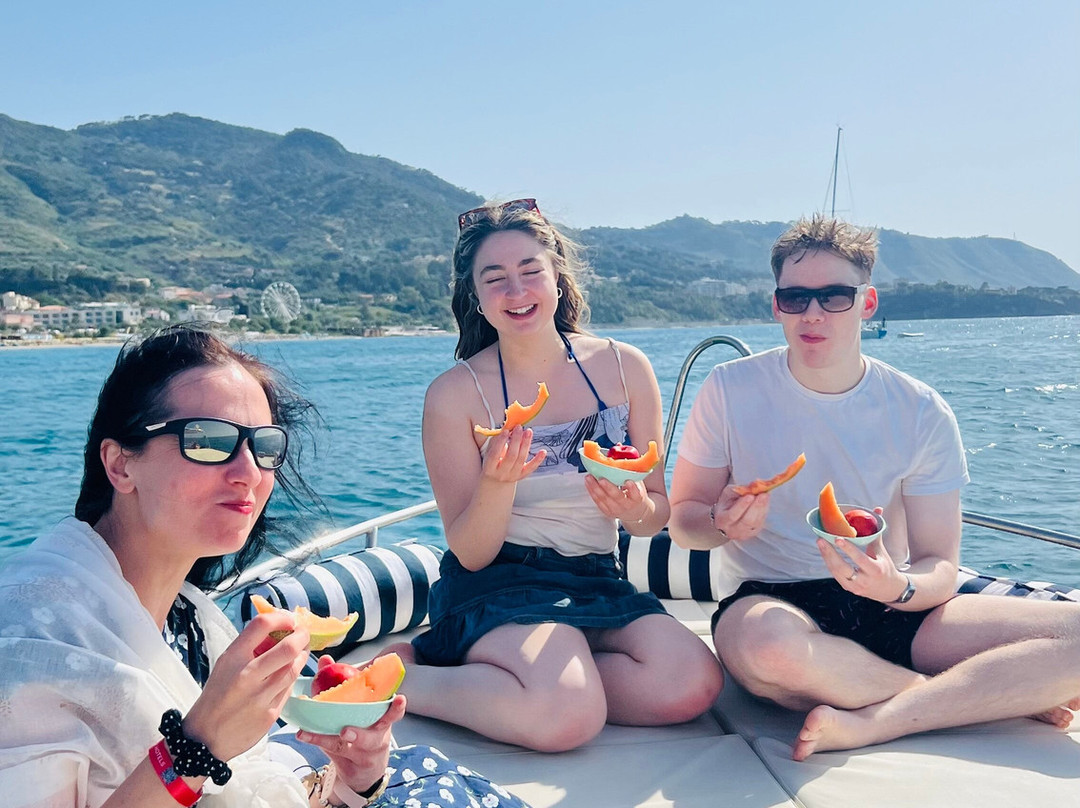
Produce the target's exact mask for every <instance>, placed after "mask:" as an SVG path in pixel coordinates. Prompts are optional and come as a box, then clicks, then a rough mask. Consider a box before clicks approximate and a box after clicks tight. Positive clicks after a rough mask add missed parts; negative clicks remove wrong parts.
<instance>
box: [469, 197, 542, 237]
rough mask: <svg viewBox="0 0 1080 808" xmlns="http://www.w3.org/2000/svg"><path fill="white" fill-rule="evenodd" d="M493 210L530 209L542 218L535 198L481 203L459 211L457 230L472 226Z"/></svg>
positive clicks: (489, 214)
mask: <svg viewBox="0 0 1080 808" xmlns="http://www.w3.org/2000/svg"><path fill="white" fill-rule="evenodd" d="M493 210H505V211H514V210H531V211H533V212H535V213H536V214H537V215H538V216H539V217H540V218H541V219H543V218H544V214H542V213H540V208H538V207H537V206H536V200H535V199H511V200H510V201H509V202H504V203H503V204H501V205H483V206H482V207H479V208H473V209H472V210H467V211H465V212H464V213H461V214H459V215H458V217H457V227H458V231H459V232H460V231H462V230H464V229H465V228H466V227H472V226H473V225H474V224H476V223H477V222H479V221H482V220H483V219H486V218H488V217H489V216H491V211H493Z"/></svg>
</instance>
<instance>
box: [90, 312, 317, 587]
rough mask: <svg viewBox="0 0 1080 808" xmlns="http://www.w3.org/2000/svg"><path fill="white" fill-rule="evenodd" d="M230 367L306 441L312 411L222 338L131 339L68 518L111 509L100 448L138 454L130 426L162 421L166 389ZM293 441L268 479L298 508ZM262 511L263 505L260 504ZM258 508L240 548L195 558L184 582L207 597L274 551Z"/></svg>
mask: <svg viewBox="0 0 1080 808" xmlns="http://www.w3.org/2000/svg"><path fill="white" fill-rule="evenodd" d="M231 364H236V365H239V366H240V367H242V368H243V369H244V370H246V371H247V372H248V373H250V374H251V375H252V376H254V377H255V380H256V381H258V383H259V385H260V386H261V387H262V389H263V392H265V393H266V400H267V402H268V403H269V405H270V414H271V417H272V419H273V423H275V424H277V425H279V426H282V427H284V428H285V431H286V432H288V433H290V434H289V437H290V438H294V437H296V436H295V435H294V434H293V433H294V431H295V430H297V429H298V428H299V429H303V431H305V432H306V433H308V434H310V430H309V429H308V425H307V417H308V415H309V414H315V408H314V405H312V404H311V402H309V401H307V400H306V399H304V398H303V397H301V396H300V395H299V394H297V393H296V392H294V391H293V390H292V389H291V388H290V386H289V384H288V383H287V382H286V381H285V379H284V378H283V377H282V375H281V374H280V373H278V372H277V371H275V370H274V369H273V368H271V367H270V366H269V365H267V364H265V363H263V362H261V361H260V360H259V359H256V358H255V357H254V356H251V355H250V354H246V353H243V352H242V351H238V350H236V349H234V348H231V347H230V346H229V345H227V344H226V343H225V342H224V341H223V340H222V339H220V338H219V337H217V336H215V335H214V334H212V333H210V332H209V331H207V330H204V329H203V328H201V327H199V326H195V325H186V324H185V325H175V326H169V327H167V328H162V329H160V330H158V331H155V332H153V333H151V334H149V335H148V336H146V337H145V338H143V339H141V340H132V341H130V342H128V343H127V344H125V345H124V347H123V348H122V349H121V350H120V355H119V356H117V357H116V364H115V365H114V366H113V369H112V372H111V373H109V376H108V378H107V379H105V383H104V384H103V385H102V387H101V393H100V394H99V395H98V400H97V408H96V409H95V411H94V417H93V418H92V419H91V421H90V427H89V430H88V434H87V440H86V450H85V452H84V454H83V478H82V486H81V488H80V489H79V498H78V500H77V501H76V503H75V516H76V518H78V519H81V520H82V521H84V522H87V523H88V524H90V525H94V524H96V523H97V522H98V521H99V520H100V519H101V517H102V516H104V515H105V514H106V513H107V512H108V510H109V508H111V507H112V502H113V493H114V491H113V487H112V483H111V482H110V481H109V477H108V475H107V474H106V473H105V467H104V465H103V464H102V462H101V442H102V441H103V440H105V439H107V438H111V439H112V440H115V441H117V442H118V443H119V444H120V445H121V446H123V447H124V448H125V449H128V450H131V451H139V450H140V449H141V448H142V445H143V444H144V443H145V442H146V438H132V437H131V436H132V435H135V434H136V430H137V428H138V427H141V426H145V425H146V424H151V423H154V422H156V421H162V420H164V419H165V418H166V417H167V416H168V415H169V413H168V411H167V408H168V405H169V402H168V401H167V392H168V386H169V382H171V381H172V380H173V378H175V377H176V376H177V375H178V374H180V373H183V372H184V371H186V370H191V369H193V368H200V367H207V366H212V367H213V366H224V365H231ZM301 446H302V442H301V441H300V440H290V442H289V451H288V455H287V456H286V459H285V465H284V466H282V467H281V468H280V469H278V470H277V472H276V482H275V488H281V489H282V490H283V491H284V492H285V496H286V497H287V498H288V499H289V500H290V501H291V502H292V503H293V504H299V501H300V496H299V494H301V493H302V494H303V495H304V496H305V497H307V498H310V499H317V497H315V495H314V492H312V491H311V489H310V487H309V486H308V485H307V483H305V482H304V480H303V478H302V477H301V476H300V473H299V470H298V468H297V466H298V461H299V454H300V447H301ZM268 505H269V503H268ZM266 510H267V509H266V508H264V509H263V512H262V513H261V514H259V518H258V519H257V520H256V522H255V525H254V527H253V528H252V530H251V534H250V535H249V536H248V539H247V541H246V542H245V544H244V546H243V547H242V548H241V549H240V550H239V551H237V552H236V553H232V554H230V555H227V556H212V557H207V558H201V559H199V560H198V561H196V562H195V564H194V566H193V567H192V568H191V570H190V571H189V572H188V574H187V580H188V581H189V582H190V583H192V584H194V585H195V586H197V587H199V588H200V589H203V590H206V591H209V590H211V589H213V588H214V587H216V586H217V585H218V584H220V583H221V582H222V581H224V580H226V579H228V578H230V577H232V576H234V575H237V574H239V573H240V572H242V571H243V570H244V569H245V568H246V567H247V566H248V565H250V564H251V563H252V562H253V561H255V559H256V558H258V557H259V556H260V555H261V554H262V553H263V552H264V551H266V550H271V551H275V550H276V549H277V548H276V547H273V546H271V542H270V540H269V539H268V537H267V532H268V531H267V521H268V517H267V515H266Z"/></svg>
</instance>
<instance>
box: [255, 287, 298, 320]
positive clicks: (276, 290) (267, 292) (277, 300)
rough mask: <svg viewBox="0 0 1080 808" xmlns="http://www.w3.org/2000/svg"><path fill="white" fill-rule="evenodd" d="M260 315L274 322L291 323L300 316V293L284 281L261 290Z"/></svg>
mask: <svg viewBox="0 0 1080 808" xmlns="http://www.w3.org/2000/svg"><path fill="white" fill-rule="evenodd" d="M261 303H262V313H263V315H264V316H266V317H272V318H273V319H275V320H284V321H285V322H287V323H288V322H292V321H293V320H295V319H296V318H297V315H299V314H300V293H299V292H297V291H296V287H295V286H293V285H292V284H291V283H288V282H286V281H274V282H273V283H272V284H270V285H269V286H267V287H266V288H265V289H263V293H262V301H261Z"/></svg>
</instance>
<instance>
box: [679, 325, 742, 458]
mask: <svg viewBox="0 0 1080 808" xmlns="http://www.w3.org/2000/svg"><path fill="white" fill-rule="evenodd" d="M714 345H729V346H731V347H732V348H734V349H735V350H736V351H738V352H739V353H740V354H742V355H743V356H749V355H750V354H751V353H752V351H751V350H750V348H749V347H747V345H746V343H745V342H743V341H742V340H741V339H738V338H736V337H729V336H726V335H724V334H718V335H717V336H715V337H707V338H706V339H703V340H702V341H701V342H699V343H698V344H697V345H695V346H694V350H692V351H690V353H689V354H688V355H687V357H686V359H685V360H684V361H683V363H682V368H681V369H680V370H679V378H678V380H677V381H676V382H675V394H674V395H673V396H672V397H671V409H669V410H668V418H667V425H666V426H665V427H664V465H665V466H666V465H667V459H668V455H670V454H671V439H672V438H673V437H674V436H675V424H676V423H677V422H678V420H679V409H680V408H681V407H682V400H683V393H684V392H685V390H686V378H687V377H688V376H689V375H690V368H691V367H692V366H693V364H694V362H695V361H696V360H697V358H698V357H699V356H700V355H701V354H702V353H703V352H704V351H705V350H707V349H708V348H711V347H712V346H714Z"/></svg>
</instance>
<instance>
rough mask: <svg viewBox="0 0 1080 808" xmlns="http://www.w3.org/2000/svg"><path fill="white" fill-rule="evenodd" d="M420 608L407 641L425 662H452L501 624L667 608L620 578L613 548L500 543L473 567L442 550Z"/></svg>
mask: <svg viewBox="0 0 1080 808" xmlns="http://www.w3.org/2000/svg"><path fill="white" fill-rule="evenodd" d="M428 612H429V614H430V615H431V628H430V630H429V631H426V632H424V633H423V634H421V635H420V636H418V637H416V638H415V639H414V640H413V647H414V648H415V649H416V652H417V654H418V655H419V657H420V660H421V661H422V662H424V663H425V664H428V665H460V664H461V663H462V662H463V661H464V659H465V654H466V652H467V651H468V650H469V649H470V648H471V647H472V645H473V643H475V642H476V641H477V640H479V639H480V638H481V637H483V636H484V635H485V634H487V633H488V632H489V631H491V630H492V629H495V628H498V627H499V626H503V625H506V624H508V623H520V624H530V623H565V624H566V625H569V626H575V627H577V628H622V627H623V626H627V625H629V624H630V623H632V622H633V621H634V620H637V619H638V618H639V617H644V616H645V615H647V614H667V612H665V611H664V607H663V605H661V603H660V601H659V600H658V599H657V597H656V596H655V595H653V594H652V593H651V592H638V591H637V589H636V588H635V587H634V585H633V584H631V583H630V582H629V581H627V580H626V579H625V578H624V577H623V575H622V568H621V566H620V564H619V562H618V559H617V558H616V557H615V554H614V553H609V554H603V555H602V554H599V553H590V554H588V555H583V556H564V555H563V554H562V553H559V552H558V551H556V550H552V549H550V548H547V547H523V546H521V545H518V544H510V543H508V542H507V543H504V544H503V546H502V549H501V550H500V551H499V554H498V555H497V556H496V557H495V559H494V560H493V561H492V562H491V563H490V564H488V565H487V566H486V567H484V568H483V569H481V570H477V571H476V572H470V571H469V570H467V569H465V568H464V567H463V566H461V562H459V561H458V560H457V557H456V556H455V555H454V554H453V553H452V552H450V551H447V552H446V553H445V554H444V555H443V558H442V563H441V565H440V578H439V580H438V581H436V582H435V583H434V584H433V585H432V587H431V593H430V595H429V599H428Z"/></svg>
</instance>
